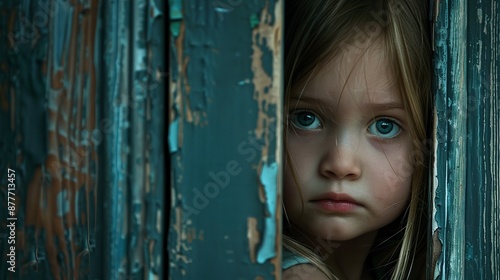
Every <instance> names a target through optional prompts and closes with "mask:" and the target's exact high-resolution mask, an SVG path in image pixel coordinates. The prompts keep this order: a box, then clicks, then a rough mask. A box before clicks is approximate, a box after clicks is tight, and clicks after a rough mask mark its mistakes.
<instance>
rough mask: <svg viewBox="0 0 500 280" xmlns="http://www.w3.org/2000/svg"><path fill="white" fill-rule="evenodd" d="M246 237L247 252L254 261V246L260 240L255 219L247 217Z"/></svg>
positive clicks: (253, 261)
mask: <svg viewBox="0 0 500 280" xmlns="http://www.w3.org/2000/svg"><path fill="white" fill-rule="evenodd" d="M247 239H248V253H249V254H250V261H251V262H252V263H255V255H256V253H255V252H256V247H257V244H259V242H260V233H259V231H258V230H257V219H256V218H254V217H249V218H248V219H247Z"/></svg>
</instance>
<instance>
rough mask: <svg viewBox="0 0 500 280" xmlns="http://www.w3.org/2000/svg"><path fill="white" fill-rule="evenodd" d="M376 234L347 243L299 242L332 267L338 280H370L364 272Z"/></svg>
mask: <svg viewBox="0 0 500 280" xmlns="http://www.w3.org/2000/svg"><path fill="white" fill-rule="evenodd" d="M376 235H377V232H376V231H375V232H370V233H367V234H365V235H362V236H360V237H357V238H355V239H352V240H348V241H332V240H324V239H318V238H316V239H313V238H307V241H306V240H301V241H302V242H304V243H305V244H307V245H308V246H309V247H310V248H313V250H314V252H315V253H316V254H317V255H318V257H320V259H322V260H323V261H324V263H325V264H326V265H327V266H328V267H332V268H333V269H334V271H335V273H336V274H337V273H340V275H337V276H339V278H340V279H346V280H358V279H371V278H370V277H368V274H367V272H366V264H365V261H366V258H367V256H368V254H369V253H370V249H371V248H372V245H373V242H374V241H375V237H376Z"/></svg>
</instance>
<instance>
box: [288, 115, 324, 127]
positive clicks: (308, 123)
mask: <svg viewBox="0 0 500 280" xmlns="http://www.w3.org/2000/svg"><path fill="white" fill-rule="evenodd" d="M292 124H293V125H294V126H295V127H297V128H299V129H304V130H313V129H318V128H320V127H321V122H320V121H319V118H318V117H316V115H315V114H314V113H312V112H310V111H299V112H296V113H293V115H292Z"/></svg>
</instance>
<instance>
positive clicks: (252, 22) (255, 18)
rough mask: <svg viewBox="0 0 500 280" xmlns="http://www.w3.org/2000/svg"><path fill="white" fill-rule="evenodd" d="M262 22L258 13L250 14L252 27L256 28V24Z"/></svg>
mask: <svg viewBox="0 0 500 280" xmlns="http://www.w3.org/2000/svg"><path fill="white" fill-rule="evenodd" d="M259 23H260V19H259V17H258V16H257V15H256V14H253V15H252V16H250V27H251V28H252V29H254V28H255V27H256V26H258V25H259Z"/></svg>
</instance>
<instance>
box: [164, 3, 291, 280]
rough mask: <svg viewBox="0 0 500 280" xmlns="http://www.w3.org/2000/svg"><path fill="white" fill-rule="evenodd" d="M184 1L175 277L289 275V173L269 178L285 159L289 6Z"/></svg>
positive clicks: (177, 65) (175, 51) (176, 39)
mask: <svg viewBox="0 0 500 280" xmlns="http://www.w3.org/2000/svg"><path fill="white" fill-rule="evenodd" d="M187 3H189V4H187ZM182 5H183V6H182V9H183V10H182V20H180V22H179V29H178V34H176V33H174V32H173V31H171V33H170V38H171V40H172V45H171V52H170V62H171V68H170V69H171V75H170V85H171V87H170V96H169V98H170V100H171V103H170V108H169V110H170V112H169V129H170V130H171V131H174V130H177V132H176V133H175V132H173V133H170V135H169V143H170V146H171V149H172V147H175V142H176V141H175V140H177V147H178V148H177V149H175V148H174V149H173V150H175V152H173V153H171V154H170V156H171V176H172V180H171V187H172V189H174V191H173V192H172V194H175V196H174V197H173V199H172V205H171V209H172V212H173V211H174V209H179V210H177V211H181V213H182V215H181V217H177V216H174V215H171V216H170V221H171V225H172V227H171V230H170V232H169V252H170V260H169V266H170V270H169V274H170V275H169V277H170V278H171V279H181V278H182V279H202V278H204V277H206V275H210V276H211V277H212V278H214V279H216V278H217V279H233V278H234V279H236V278H241V277H246V278H251V279H254V278H256V277H258V276H261V277H262V278H263V279H271V278H272V279H280V275H281V274H280V272H281V269H280V268H279V260H278V258H279V257H280V252H279V250H280V249H281V246H280V244H281V240H280V234H279V233H280V223H279V222H277V221H279V219H280V215H281V213H280V210H281V202H280V200H279V199H280V197H279V193H280V191H279V188H280V184H279V179H278V177H279V176H277V175H276V176H275V178H274V183H271V182H268V181H266V180H267V179H268V177H269V176H268V175H267V174H268V172H269V170H267V169H269V168H270V166H271V165H273V164H275V166H276V170H279V165H280V162H281V147H280V145H279V142H278V141H281V138H280V137H281V136H280V134H281V131H280V130H281V126H280V125H281V124H280V123H279V121H278V119H279V116H280V115H281V113H282V112H281V102H282V100H281V99H282V98H281V97H282V92H281V90H282V85H281V72H282V69H281V68H282V64H283V62H282V47H281V26H282V7H281V6H282V5H283V3H282V1H280V3H277V2H275V1H265V0H258V1H241V2H235V1H233V2H230V3H226V2H225V1H216V2H214V3H212V2H206V1H196V2H195V3H193V2H187V1H184V2H182ZM252 15H258V16H257V17H256V19H258V21H257V22H256V23H255V24H254V25H252ZM261 16H262V18H261ZM254 19H255V17H254ZM171 20H172V19H171ZM269 32H273V33H272V34H271V33H269ZM268 33H269V34H268ZM262 36H265V37H266V38H264V37H262ZM261 37H262V38H261ZM269 40H273V42H268V41H269ZM235 66H238V67H235ZM263 103H264V104H263ZM175 121H178V124H175V123H174V122H175ZM259 125H260V126H259ZM264 166H265V167H266V169H263V168H264ZM262 172H264V173H265V174H264V175H263V177H262V176H261V174H262ZM276 172H279V171H276ZM276 174H278V173H276ZM261 178H262V179H263V180H264V179H265V183H266V186H264V185H263V184H262V182H261V181H260V180H261ZM269 180H271V179H269ZM266 187H267V188H268V190H267V192H266V189H265V188H266ZM269 188H274V190H269ZM271 196H274V197H271ZM273 199H274V200H273ZM268 200H270V201H268ZM273 201H274V202H273ZM268 202H269V203H272V204H273V205H272V206H271V205H270V204H268ZM266 213H268V214H269V215H272V217H271V216H269V217H270V218H267V217H268V216H266ZM266 218H267V219H266ZM273 226H274V228H273ZM201 229H203V240H200V238H195V236H199V230H201ZM272 231H274V232H272ZM184 236H185V237H186V238H184ZM265 236H268V237H267V241H265V240H264V237H265ZM264 242H266V245H265V246H264V248H263V247H262V244H263V243H264ZM214 248H217V250H219V251H220V252H223V253H222V254H218V255H217V254H216V255H214V254H213V251H214ZM265 253H267V254H269V255H268V256H264V257H263V258H264V259H265V260H264V261H262V263H259V261H258V258H259V254H260V255H261V258H262V255H263V254H265ZM207 255H210V256H212V257H210V258H206V256H207ZM179 256H184V257H185V258H186V260H187V262H184V261H183V260H182V259H178V257H179ZM222 264H224V265H225V266H224V267H225V268H224V269H223V270H222V269H218V268H219V267H220V265H222ZM226 264H230V265H226Z"/></svg>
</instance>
